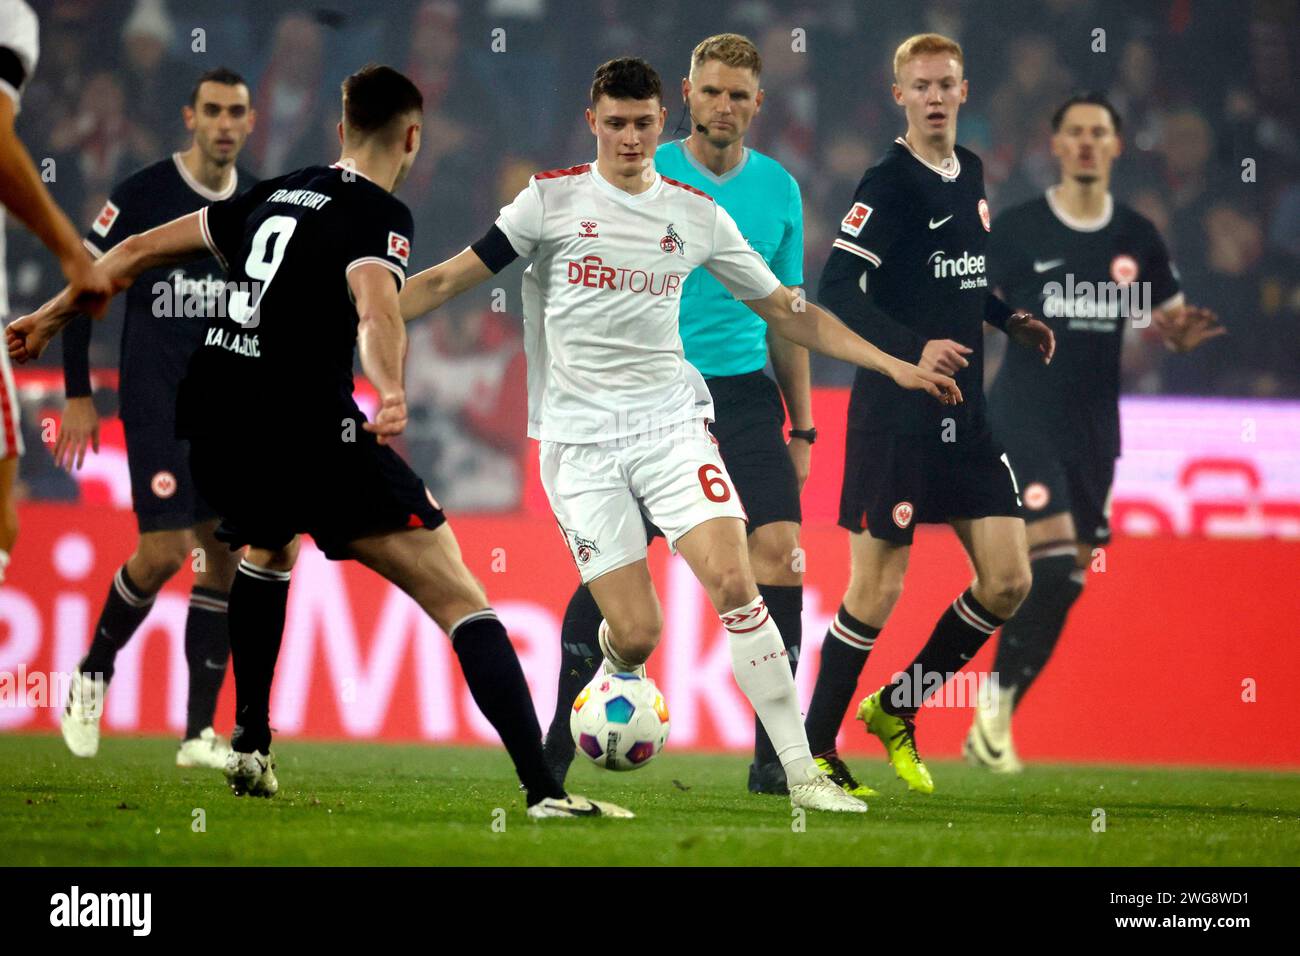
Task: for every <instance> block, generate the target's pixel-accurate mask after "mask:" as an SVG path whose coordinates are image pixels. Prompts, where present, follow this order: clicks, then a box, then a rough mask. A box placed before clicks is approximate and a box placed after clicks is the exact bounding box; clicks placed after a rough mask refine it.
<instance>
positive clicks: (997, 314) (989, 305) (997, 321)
mask: <svg viewBox="0 0 1300 956" xmlns="http://www.w3.org/2000/svg"><path fill="white" fill-rule="evenodd" d="M1014 311H1015V310H1014V309H1012V308H1011V306H1009V305H1007V304H1006V303H1005V302H1003V301H1002V299H1000V298H998V297H997V296H996V295H994V294H993V293H992V292H990V293H989V294H988V295H987V296H986V297H985V299H984V321H985V322H987V323H988V324H989V325H995V326H997V327H998V328H999V329H1001V330H1002V331H1003V332H1005V331H1006V330H1007V319H1009V318H1011V315H1012V313H1013V312H1014Z"/></svg>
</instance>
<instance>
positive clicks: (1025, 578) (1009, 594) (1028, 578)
mask: <svg viewBox="0 0 1300 956" xmlns="http://www.w3.org/2000/svg"><path fill="white" fill-rule="evenodd" d="M1033 583H1034V578H1033V575H1032V574H1031V573H1030V570H1029V568H1028V566H1025V567H1023V568H1016V569H1015V570H1014V571H1008V572H1005V573H1002V574H999V575H997V576H996V577H995V578H994V579H993V580H992V581H990V582H989V589H988V590H989V595H990V598H991V600H992V601H993V602H994V603H995V604H996V605H997V606H996V607H991V608H989V610H990V611H992V612H993V613H994V614H996V615H997V616H998V617H1002V618H1008V617H1011V616H1012V615H1013V614H1015V613H1016V610H1017V609H1018V608H1019V607H1020V605H1021V604H1022V603H1023V602H1024V600H1025V598H1026V597H1027V596H1028V595H1029V589H1030V587H1032V586H1033Z"/></svg>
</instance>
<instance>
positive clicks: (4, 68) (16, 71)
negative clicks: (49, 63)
mask: <svg viewBox="0 0 1300 956" xmlns="http://www.w3.org/2000/svg"><path fill="white" fill-rule="evenodd" d="M25 79H27V71H26V70H24V69H23V61H22V60H20V59H18V54H17V53H15V52H14V51H13V50H11V49H9V48H8V47H7V46H0V80H4V81H5V82H6V83H8V84H9V85H10V86H12V87H13V88H14V90H15V91H17V90H21V89H22V88H23V80H25Z"/></svg>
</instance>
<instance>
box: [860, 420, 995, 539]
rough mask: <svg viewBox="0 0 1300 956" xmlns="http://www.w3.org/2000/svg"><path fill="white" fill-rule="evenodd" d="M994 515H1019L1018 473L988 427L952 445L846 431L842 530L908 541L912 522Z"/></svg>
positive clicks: (914, 437) (913, 437)
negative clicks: (865, 532) (1015, 472)
mask: <svg viewBox="0 0 1300 956" xmlns="http://www.w3.org/2000/svg"><path fill="white" fill-rule="evenodd" d="M995 516H1006V517H1014V518H1018V517H1021V506H1020V497H1019V487H1018V486H1017V484H1016V476H1015V474H1014V473H1013V472H1012V470H1011V465H1010V464H1009V462H1008V459H1007V456H1006V454H1005V453H1004V452H1003V451H1002V447H1001V446H1000V445H999V444H998V443H997V441H996V440H995V439H994V438H993V435H992V433H991V432H990V431H988V430H987V429H986V430H984V431H983V432H982V433H981V434H979V435H977V436H976V437H974V438H972V439H970V440H967V441H954V442H944V441H941V440H940V439H939V438H932V437H930V436H921V435H895V434H892V433H890V432H883V431H864V430H860V429H855V428H850V429H849V431H848V435H847V438H846V441H845V452H844V483H843V486H842V488H841V490H840V518H839V526H840V527H841V528H846V529H847V530H849V531H852V532H862V531H867V532H870V534H871V536H872V537H873V538H881V539H882V540H885V541H890V542H893V543H894V544H911V543H912V534H913V532H914V531H915V529H916V526H917V525H918V524H941V523H945V522H948V521H952V520H955V519H958V518H989V517H995Z"/></svg>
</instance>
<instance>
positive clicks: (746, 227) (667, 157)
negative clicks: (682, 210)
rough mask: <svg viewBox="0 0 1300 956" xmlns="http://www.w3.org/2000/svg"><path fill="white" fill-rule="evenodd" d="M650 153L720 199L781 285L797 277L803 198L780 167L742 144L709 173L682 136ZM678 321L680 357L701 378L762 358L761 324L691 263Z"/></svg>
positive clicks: (668, 172) (749, 368) (753, 367)
mask: <svg viewBox="0 0 1300 956" xmlns="http://www.w3.org/2000/svg"><path fill="white" fill-rule="evenodd" d="M654 159H655V169H656V170H657V171H658V172H659V173H660V175H663V176H667V177H668V178H669V179H676V180H678V181H679V182H683V183H686V184H687V185H688V186H694V187H695V188H696V189H699V190H702V191H703V192H706V193H708V194H709V195H710V196H712V197H713V198H714V199H715V200H716V201H717V202H718V203H720V204H721V205H722V208H723V209H725V210H727V212H728V213H729V214H730V215H731V218H732V219H734V220H736V225H737V226H739V227H740V233H741V235H743V236H744V237H745V240H746V241H747V242H748V243H749V244H750V246H751V247H752V248H753V249H754V251H756V252H757V253H758V254H759V255H761V256H762V257H763V258H764V259H765V260H766V261H767V264H768V266H769V267H770V268H771V270H772V272H774V273H775V274H776V277H777V278H778V279H780V280H781V282H782V284H784V285H787V286H798V285H802V284H803V201H802V199H801V198H800V196H799V184H798V183H796V182H795V181H794V177H793V176H791V175H790V174H789V173H788V172H786V171H785V167H784V166H782V165H781V164H780V163H778V162H777V161H776V160H775V159H772V158H771V157H770V156H764V155H763V154H762V153H760V152H757V151H756V150H752V149H746V150H745V156H744V158H743V159H742V160H741V161H740V164H739V165H737V166H736V167H735V168H734V169H730V170H728V171H727V172H726V173H724V174H723V175H721V176H715V175H714V174H713V173H712V172H711V171H710V170H709V169H707V168H706V167H705V166H704V165H702V164H701V163H700V161H699V160H697V159H696V158H695V157H694V156H692V155H691V152H690V150H688V149H687V148H686V141H685V140H676V141H675V142H672V143H668V144H667V145H665V146H661V147H660V148H659V149H658V150H656V151H655V157H654ZM680 325H681V333H682V347H683V349H684V350H685V352H686V361H688V362H690V363H691V364H692V365H694V366H695V367H696V368H697V369H699V371H700V374H701V375H703V376H704V377H705V378H711V377H716V376H719V375H743V374H745V373H747V372H755V371H758V370H760V369H762V368H763V367H764V366H766V365H767V323H766V322H764V321H763V320H762V319H760V318H759V317H758V316H757V315H755V314H754V313H753V312H752V311H750V309H749V307H748V306H746V305H745V304H744V303H741V302H737V301H736V300H735V299H734V298H733V297H732V295H731V293H729V292H728V291H727V290H726V288H725V287H724V286H723V285H722V283H720V282H719V281H718V280H717V279H715V278H713V276H711V275H709V273H708V271H707V270H705V269H696V270H695V271H694V272H692V273H691V274H690V275H689V276H688V277H687V279H686V283H685V284H684V285H683V286H682V304H681V318H680Z"/></svg>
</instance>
